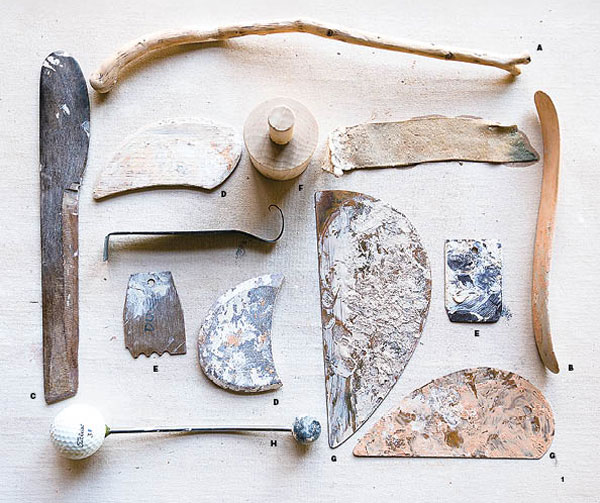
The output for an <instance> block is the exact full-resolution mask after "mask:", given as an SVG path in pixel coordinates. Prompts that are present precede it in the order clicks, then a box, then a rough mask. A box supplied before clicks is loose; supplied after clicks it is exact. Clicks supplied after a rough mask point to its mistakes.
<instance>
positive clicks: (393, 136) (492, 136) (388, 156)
mask: <svg viewBox="0 0 600 503" xmlns="http://www.w3.org/2000/svg"><path fill="white" fill-rule="evenodd" d="M538 159H539V156H538V154H537V152H536V151H535V150H534V149H533V147H532V146H531V144H530V143H529V140H528V139H527V137H526V136H525V135H524V134H523V133H522V132H521V131H519V129H518V128H517V126H515V125H509V126H503V125H500V124H495V123H490V122H487V121H484V120H482V119H476V118H469V117H464V116H462V117H442V116H430V117H419V118H415V119H410V120H407V121H400V122H369V123H365V124H358V125H355V126H349V127H340V128H337V129H335V130H334V131H332V133H331V134H330V135H329V137H328V139H327V155H326V158H325V161H324V163H323V166H322V167H323V169H324V170H325V171H329V172H330V173H333V174H334V175H336V176H341V175H342V174H343V173H344V171H350V170H353V169H363V168H390V167H400V166H414V165H416V164H420V163H425V162H440V161H474V162H489V163H507V164H514V163H528V164H531V163H532V162H533V161H537V160H538Z"/></svg>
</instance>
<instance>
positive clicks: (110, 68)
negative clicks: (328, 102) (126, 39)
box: [90, 19, 531, 93]
mask: <svg viewBox="0 0 600 503" xmlns="http://www.w3.org/2000/svg"><path fill="white" fill-rule="evenodd" d="M294 32H297V33H308V34H311V35H316V36H318V37H323V38H331V39H334V40H339V41H340V42H346V43H348V44H354V45H363V46H367V47H373V48H376V49H385V50H388V51H397V52H404V53H408V54H415V55H418V56H425V57H429V58H437V59H442V60H447V61H461V62H463V63H473V64H477V65H486V66H494V67H496V68H500V69H502V70H505V71H507V72H509V73H510V74H512V75H519V74H520V73H521V70H520V69H519V68H518V67H517V65H526V64H528V63H529V62H530V61H531V58H530V56H529V54H527V53H523V54H520V55H513V56H507V55H501V54H491V53H485V52H481V51H474V50H469V49H456V48H452V49H451V48H447V47H439V46H436V45H435V44H430V43H425V42H416V41H411V40H400V39H397V40H392V39H386V38H384V37H380V36H378V35H374V34H370V33H365V32H362V31H358V30H351V29H346V28H340V27H335V26H331V25H324V24H321V23H317V22H315V21H310V20H304V19H298V20H296V21H273V22H267V23H256V24H249V25H235V26H225V27H222V28H217V29H213V30H193V29H184V30H180V31H164V32H160V33H154V34H150V35H146V36H144V37H142V38H140V39H138V40H134V41H133V42H130V43H129V44H127V45H126V46H124V47H123V48H121V49H120V50H119V51H118V52H117V53H116V54H115V55H114V56H111V57H110V58H109V59H107V60H106V61H104V62H103V63H102V64H101V65H100V67H99V68H98V69H97V70H96V71H95V72H94V73H93V74H92V75H91V77H90V84H91V85H92V87H93V88H94V89H95V90H96V91H98V92H100V93H107V92H108V91H110V90H111V89H112V88H113V87H114V86H115V84H116V83H117V80H118V78H119V74H120V72H121V70H123V68H125V67H126V66H127V65H129V64H130V63H133V62H134V61H137V60H138V59H140V58H142V57H144V56H145V55H147V54H150V53H152V52H155V51H160V50H162V49H166V48H169V47H174V46H178V45H185V44H200V43H203V42H217V41H222V40H229V39H231V38H237V37H244V36H246V35H271V34H274V33H294Z"/></svg>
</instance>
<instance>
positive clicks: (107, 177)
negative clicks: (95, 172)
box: [94, 118, 242, 199]
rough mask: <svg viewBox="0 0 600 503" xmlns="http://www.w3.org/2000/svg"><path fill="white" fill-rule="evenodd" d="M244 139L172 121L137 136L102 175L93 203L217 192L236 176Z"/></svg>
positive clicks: (211, 126) (209, 126) (227, 130)
mask: <svg viewBox="0 0 600 503" xmlns="http://www.w3.org/2000/svg"><path fill="white" fill-rule="evenodd" d="M241 155H242V138H241V136H240V135H239V133H237V132H236V131H235V130H234V129H233V128H232V127H229V126H225V125H222V124H216V123H214V122H211V121H207V120H203V119H187V118H185V119H184V118H182V119H167V120H163V121H160V122H157V123H154V124H150V125H148V126H145V127H143V128H142V129H140V130H138V131H136V132H135V133H134V134H133V135H131V136H130V137H129V138H127V139H126V140H125V142H124V143H123V144H122V145H121V146H120V147H119V149H118V151H117V152H116V153H115V154H114V156H113V158H112V159H111V161H110V162H109V163H108V165H107V166H106V167H105V168H104V170H103V171H102V172H101V173H100V176H99V178H98V181H97V182H96V186H95V187H94V199H102V198H105V197H109V196H112V195H115V194H120V193H123V192H129V191H132V190H140V189H145V188H150V187H192V188H199V189H214V188H215V187H217V186H218V185H220V184H222V183H223V182H224V181H225V180H226V179H227V178H228V177H229V175H231V173H233V170H234V169H235V168H236V166H237V164H238V162H239V160H240V156H241Z"/></svg>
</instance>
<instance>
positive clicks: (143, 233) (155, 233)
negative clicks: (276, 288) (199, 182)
mask: <svg viewBox="0 0 600 503" xmlns="http://www.w3.org/2000/svg"><path fill="white" fill-rule="evenodd" d="M272 208H276V209H277V211H278V212H279V215H280V216H281V228H280V229H279V234H277V236H275V237H274V238H267V237H263V236H258V235H256V234H251V233H250V232H247V231H243V230H240V229H207V230H200V231H116V232H110V233H108V234H107V235H106V236H105V237H104V248H103V252H102V258H103V260H104V262H106V261H108V252H109V250H110V238H111V237H114V236H188V237H190V236H222V235H231V234H235V235H238V236H244V237H247V238H252V239H256V240H257V241H260V242H261V243H267V244H274V243H276V242H277V241H279V239H280V238H281V236H283V231H284V230H285V218H284V216H283V211H281V208H280V207H279V206H277V205H276V204H271V205H269V211H271V209H272Z"/></svg>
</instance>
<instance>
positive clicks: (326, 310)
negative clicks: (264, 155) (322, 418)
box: [315, 190, 431, 448]
mask: <svg viewBox="0 0 600 503" xmlns="http://www.w3.org/2000/svg"><path fill="white" fill-rule="evenodd" d="M315 202H316V217H317V246H318V252H319V285H320V290H321V323H322V331H323V356H324V362H325V390H326V397H327V414H328V424H329V446H330V447H332V448H334V447H337V446H338V445H340V444H342V443H343V442H344V441H345V440H347V439H348V438H349V437H350V436H351V435H353V434H354V432H356V430H358V429H359V428H360V427H361V426H362V425H363V423H364V422H365V421H366V420H367V419H368V418H369V417H370V416H371V414H373V412H374V411H375V409H377V407H379V405H380V404H381V402H382V401H383V399H384V398H385V397H386V395H387V394H388V393H389V391H390V390H391V389H392V387H393V386H394V384H396V381H397V380H398V379H399V377H400V376H401V375H402V372H403V371H404V368H405V367H406V365H407V364H408V362H409V360H410V358H411V356H412V354H413V352H414V350H415V348H416V347H417V344H418V343H419V340H420V337H421V332H422V330H423V325H424V323H425V318H426V316H427V312H428V310H429V302H430V299H431V271H430V268H429V260H428V258H427V254H426V253H425V250H424V249H423V245H422V243H421V240H420V239H419V235H418V234H417V231H416V230H415V228H414V227H413V226H412V224H411V223H410V222H409V221H408V219H407V218H406V217H405V216H404V215H403V214H402V213H400V212H399V211H397V210H395V209H394V208H392V207H391V206H388V205H387V204H384V203H383V202H381V201H379V200H378V199H374V198H372V197H370V196H367V195H365V194H360V193H358V192H346V191H342V190H330V191H324V192H317V193H316V194H315Z"/></svg>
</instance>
